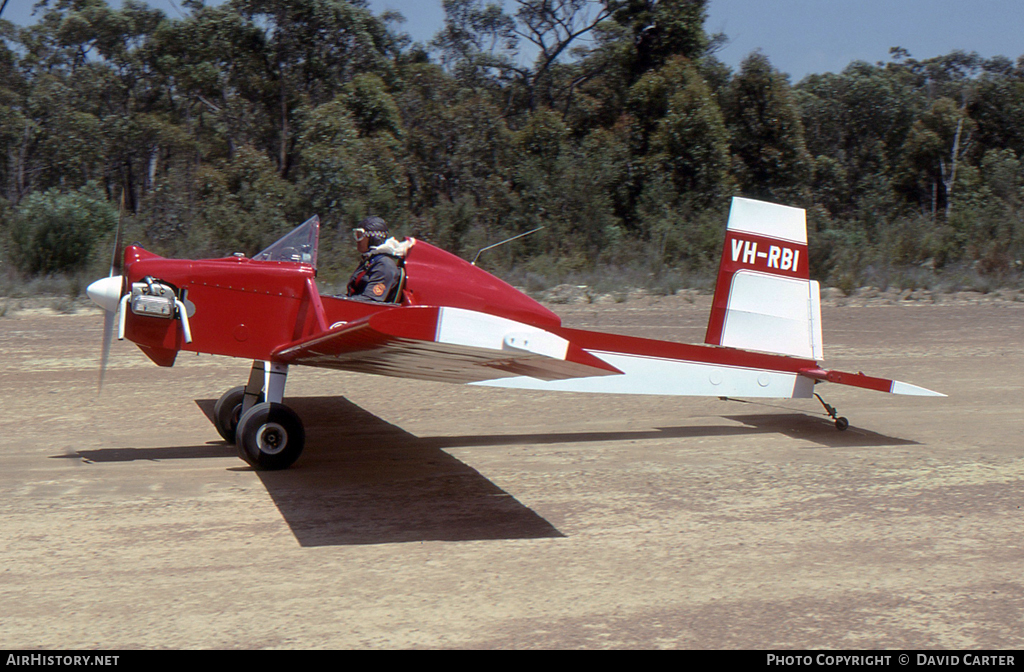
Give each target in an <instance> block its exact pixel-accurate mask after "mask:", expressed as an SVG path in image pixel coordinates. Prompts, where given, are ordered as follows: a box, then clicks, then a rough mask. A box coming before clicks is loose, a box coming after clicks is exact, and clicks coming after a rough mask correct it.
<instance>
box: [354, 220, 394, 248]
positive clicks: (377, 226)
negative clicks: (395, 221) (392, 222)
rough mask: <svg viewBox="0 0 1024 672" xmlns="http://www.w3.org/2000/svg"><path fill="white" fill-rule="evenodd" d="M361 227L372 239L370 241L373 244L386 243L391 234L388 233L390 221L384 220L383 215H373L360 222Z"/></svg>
mask: <svg viewBox="0 0 1024 672" xmlns="http://www.w3.org/2000/svg"><path fill="white" fill-rule="evenodd" d="M359 228H360V229H362V230H363V231H365V232H366V237H367V238H369V239H370V243H371V244H373V245H382V244H384V241H386V240H387V239H388V237H389V236H390V234H389V233H388V223H387V222H385V221H384V218H383V217H377V216H376V215H371V216H369V217H367V218H366V219H364V220H363V221H361V222H359Z"/></svg>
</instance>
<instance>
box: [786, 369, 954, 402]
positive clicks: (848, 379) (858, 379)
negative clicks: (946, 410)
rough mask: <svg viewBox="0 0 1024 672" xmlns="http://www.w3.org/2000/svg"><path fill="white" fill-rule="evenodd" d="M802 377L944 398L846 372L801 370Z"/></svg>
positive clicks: (919, 389) (898, 392) (927, 390)
mask: <svg viewBox="0 0 1024 672" xmlns="http://www.w3.org/2000/svg"><path fill="white" fill-rule="evenodd" d="M800 375H801V376H804V377H806V378H812V379H814V380H817V381H821V382H826V383H838V384H839V385H850V386H852V387H861V388H864V389H866V390H875V391H877V392H888V393H890V394H906V395H911V396H916V397H944V396H946V395H944V394H942V393H941V392H934V391H932V390H929V389H926V388H923V387H918V386H917V385H911V384H910V383H902V382H900V381H898V380H889V379H888V378H875V377H872V376H866V375H864V374H863V373H846V372H844V371H827V370H825V369H800Z"/></svg>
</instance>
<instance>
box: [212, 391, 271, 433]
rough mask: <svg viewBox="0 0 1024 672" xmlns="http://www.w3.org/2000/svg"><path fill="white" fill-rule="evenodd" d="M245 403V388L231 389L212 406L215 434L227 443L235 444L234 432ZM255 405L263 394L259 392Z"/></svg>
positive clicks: (261, 399) (261, 398)
mask: <svg viewBox="0 0 1024 672" xmlns="http://www.w3.org/2000/svg"><path fill="white" fill-rule="evenodd" d="M244 401H245V386H244V385H239V386H238V387H232V388H231V389H230V390H228V391H227V392H225V393H224V395H223V396H222V397H221V398H220V399H218V400H217V403H216V404H214V406H213V426H214V427H216V428H217V433H218V434H220V435H221V437H222V438H223V439H224V440H225V441H227V442H228V443H234V442H235V430H236V429H237V428H238V421H239V420H240V419H241V417H242V402H244ZM256 401H257V403H259V402H261V401H263V393H262V392H260V396H259V398H258V399H257V400H256Z"/></svg>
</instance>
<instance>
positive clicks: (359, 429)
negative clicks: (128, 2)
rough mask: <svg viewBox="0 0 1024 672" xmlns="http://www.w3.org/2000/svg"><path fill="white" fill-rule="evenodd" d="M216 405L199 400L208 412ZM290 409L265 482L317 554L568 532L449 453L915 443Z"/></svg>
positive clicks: (786, 428)
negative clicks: (426, 424) (466, 431)
mask: <svg viewBox="0 0 1024 672" xmlns="http://www.w3.org/2000/svg"><path fill="white" fill-rule="evenodd" d="M214 403H215V402H214V400H210V399H203V400H197V401H196V404H197V405H198V406H199V408H200V409H201V410H202V411H203V412H204V413H205V414H206V415H207V417H211V415H212V412H213V405H214ZM288 404H289V405H290V406H291V407H292V408H293V409H294V410H295V411H296V412H297V413H298V414H299V415H300V417H302V418H303V420H304V422H305V426H306V448H305V450H304V452H303V454H302V457H301V458H300V459H299V461H298V462H297V463H296V464H295V465H294V466H293V467H292V468H290V469H287V470H285V471H277V472H257V475H258V477H259V478H260V480H261V481H262V482H263V484H264V487H266V488H267V492H268V493H269V494H270V496H271V498H272V499H273V500H274V503H275V504H276V505H277V507H278V509H279V511H280V512H281V514H282V516H283V517H284V519H285V520H286V522H287V523H288V525H289V527H290V528H291V530H292V532H293V533H294V535H295V537H296V539H297V540H298V542H299V544H300V545H302V546H309V547H315V546H338V545H366V544H389V543H402V542H415V541H470V540H489V539H539V538H551V537H562V536H564V535H563V534H562V533H561V532H559V531H558V530H557V529H555V528H554V527H553V526H552V525H551V524H550V523H549V522H547V521H546V520H544V519H543V518H542V517H541V516H539V515H538V514H537V513H535V512H534V511H532V510H531V509H529V508H528V507H526V506H524V505H523V504H522V503H520V502H519V501H517V500H516V499H515V498H514V497H513V496H512V495H510V494H509V493H507V492H505V491H504V490H502V489H501V488H499V487H498V486H496V485H494V483H492V482H491V481H489V480H488V479H487V478H486V477H484V476H483V475H482V474H480V472H478V471H477V470H475V469H473V468H472V467H470V466H469V465H467V464H465V463H463V462H461V461H460V460H458V459H456V458H455V457H452V456H451V455H449V454H448V453H446V452H445V450H444V449H446V448H465V447H486V446H502V445H530V444H562V443H587V442H600V441H636V440H659V439H661V440H664V439H672V438H676V439H690V438H699V437H709V436H746V435H757V434H782V435H785V436H788V437H791V438H794V439H799V440H802V441H808V442H812V443H816V444H818V445H821V446H827V447H833V448H836V447H857V446H885V445H910V444H915V443H916V442H914V441H907V440H903V439H896V438H892V437H887V436H883V435H881V434H877V433H874V432H870V431H867V430H862V429H859V428H856V427H850V428H849V429H848V430H847V431H845V432H839V431H837V430H836V429H835V427H834V425H833V424H832V423H831V422H830V421H829V420H827V419H825V418H823V417H815V416H811V415H806V414H801V413H788V414H762V415H733V416H723V417H724V418H725V419H728V420H732V421H734V422H737V423H740V424H738V425H713V426H706V425H705V426H682V427H660V428H655V429H650V430H637V431H610V432H569V433H529V434H481V435H463V436H435V437H417V436H414V435H413V434H410V433H409V432H406V431H405V430H403V429H401V428H400V427H396V426H395V425H392V424H390V423H388V422H386V421H384V420H382V419H381V418H379V417H377V416H375V415H373V414H372V413H369V412H368V411H365V410H363V409H362V408H360V407H359V406H357V405H355V404H353V403H352V402H350V401H349V400H348V399H345V398H344V397H293V398H289V400H288ZM229 456H232V457H233V456H235V448H234V446H230V445H228V444H226V443H224V442H221V441H217V442H210V443H207V444H206V445H203V446H191V447H182V446H174V447H163V448H110V449H100V450H83V451H78V452H77V453H72V454H68V455H63V456H54V457H65V458H81V459H84V460H87V461H89V462H97V463H102V462H127V461H134V460H155V461H161V460H174V459H197V458H198V459H203V458H224V457H229ZM240 468H242V467H240Z"/></svg>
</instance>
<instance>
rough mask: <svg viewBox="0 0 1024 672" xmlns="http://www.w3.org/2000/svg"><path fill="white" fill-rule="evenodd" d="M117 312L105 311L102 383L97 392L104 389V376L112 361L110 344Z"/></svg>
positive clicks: (101, 364)
mask: <svg viewBox="0 0 1024 672" xmlns="http://www.w3.org/2000/svg"><path fill="white" fill-rule="evenodd" d="M115 317H117V313H112V312H110V311H109V310H107V311H103V355H102V356H101V357H100V383H99V388H98V390H97V392H102V391H103V378H104V377H105V376H106V374H107V363H108V362H109V361H110V344H111V342H113V340H114V318H115Z"/></svg>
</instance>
